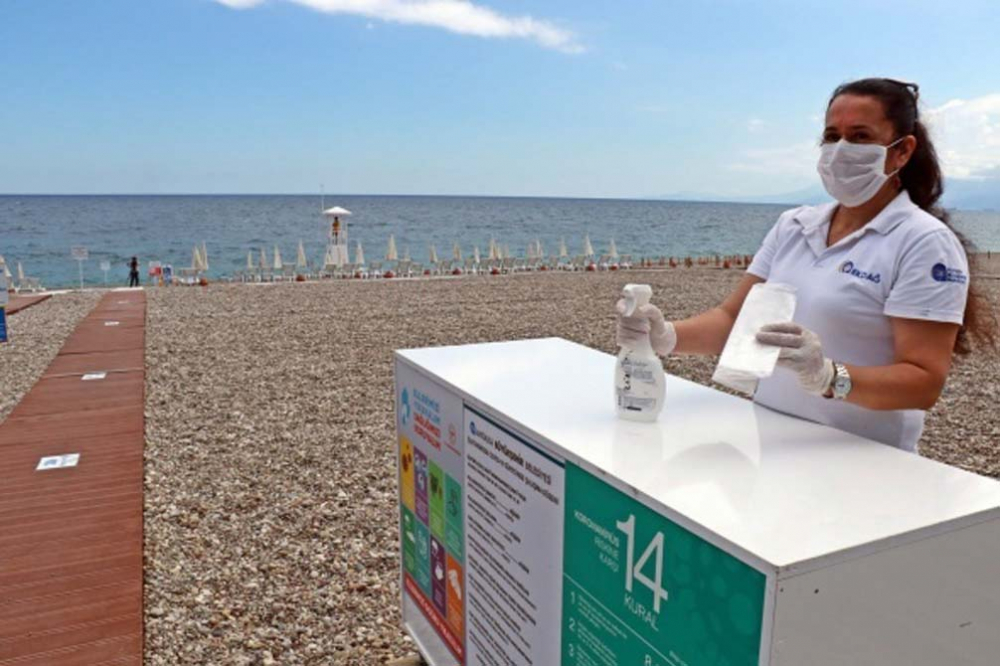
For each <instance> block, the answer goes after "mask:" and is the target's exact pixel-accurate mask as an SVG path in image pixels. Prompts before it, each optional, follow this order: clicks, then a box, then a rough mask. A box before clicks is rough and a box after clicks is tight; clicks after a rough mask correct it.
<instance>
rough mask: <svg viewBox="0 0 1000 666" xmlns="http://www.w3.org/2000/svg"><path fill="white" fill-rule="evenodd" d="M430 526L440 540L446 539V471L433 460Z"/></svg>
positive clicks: (430, 490) (430, 489)
mask: <svg viewBox="0 0 1000 666" xmlns="http://www.w3.org/2000/svg"><path fill="white" fill-rule="evenodd" d="M429 476H430V488H429V492H428V497H427V499H428V501H429V502H430V527H431V534H433V535H434V536H435V537H436V538H437V540H438V541H444V472H442V471H441V468H440V467H439V466H438V465H437V464H436V463H435V462H434V461H433V460H431V461H430V474H429Z"/></svg>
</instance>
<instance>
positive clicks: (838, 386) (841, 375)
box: [833, 366, 851, 399]
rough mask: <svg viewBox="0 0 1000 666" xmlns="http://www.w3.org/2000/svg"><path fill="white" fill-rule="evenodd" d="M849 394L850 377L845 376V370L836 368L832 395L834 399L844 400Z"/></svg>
mask: <svg viewBox="0 0 1000 666" xmlns="http://www.w3.org/2000/svg"><path fill="white" fill-rule="evenodd" d="M850 392H851V377H850V375H848V374H847V368H844V367H843V366H840V367H838V368H837V379H836V381H834V383H833V395H834V397H836V398H840V399H844V398H846V397H847V394H848V393H850Z"/></svg>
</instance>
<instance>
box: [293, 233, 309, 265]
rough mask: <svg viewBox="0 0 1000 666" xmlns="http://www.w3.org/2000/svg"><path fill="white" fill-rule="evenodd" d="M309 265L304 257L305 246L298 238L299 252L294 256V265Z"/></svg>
mask: <svg viewBox="0 0 1000 666" xmlns="http://www.w3.org/2000/svg"><path fill="white" fill-rule="evenodd" d="M308 265H309V261H308V260H307V259H306V248H305V246H304V245H303V244H302V240H301V239H300V240H299V252H298V254H297V255H296V257H295V267H296V268H305V267H307V266H308Z"/></svg>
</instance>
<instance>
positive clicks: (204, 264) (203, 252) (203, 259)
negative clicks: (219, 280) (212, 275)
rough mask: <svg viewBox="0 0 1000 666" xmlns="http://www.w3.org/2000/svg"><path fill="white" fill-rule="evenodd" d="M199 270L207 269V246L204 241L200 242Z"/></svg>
mask: <svg viewBox="0 0 1000 666" xmlns="http://www.w3.org/2000/svg"><path fill="white" fill-rule="evenodd" d="M201 270H203V271H207V270H208V246H207V245H205V241H202V242H201Z"/></svg>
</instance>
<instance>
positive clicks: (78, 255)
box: [70, 247, 90, 289]
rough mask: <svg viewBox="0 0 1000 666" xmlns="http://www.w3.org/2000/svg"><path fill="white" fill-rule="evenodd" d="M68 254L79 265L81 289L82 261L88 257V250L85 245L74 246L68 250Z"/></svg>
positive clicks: (81, 285) (81, 286)
mask: <svg viewBox="0 0 1000 666" xmlns="http://www.w3.org/2000/svg"><path fill="white" fill-rule="evenodd" d="M70 254H72V255H73V258H74V259H76V261H77V263H78V264H79V265H80V289H83V262H85V261H87V259H88V258H90V252H89V251H88V250H87V248H85V247H74V248H73V249H72V250H70Z"/></svg>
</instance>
